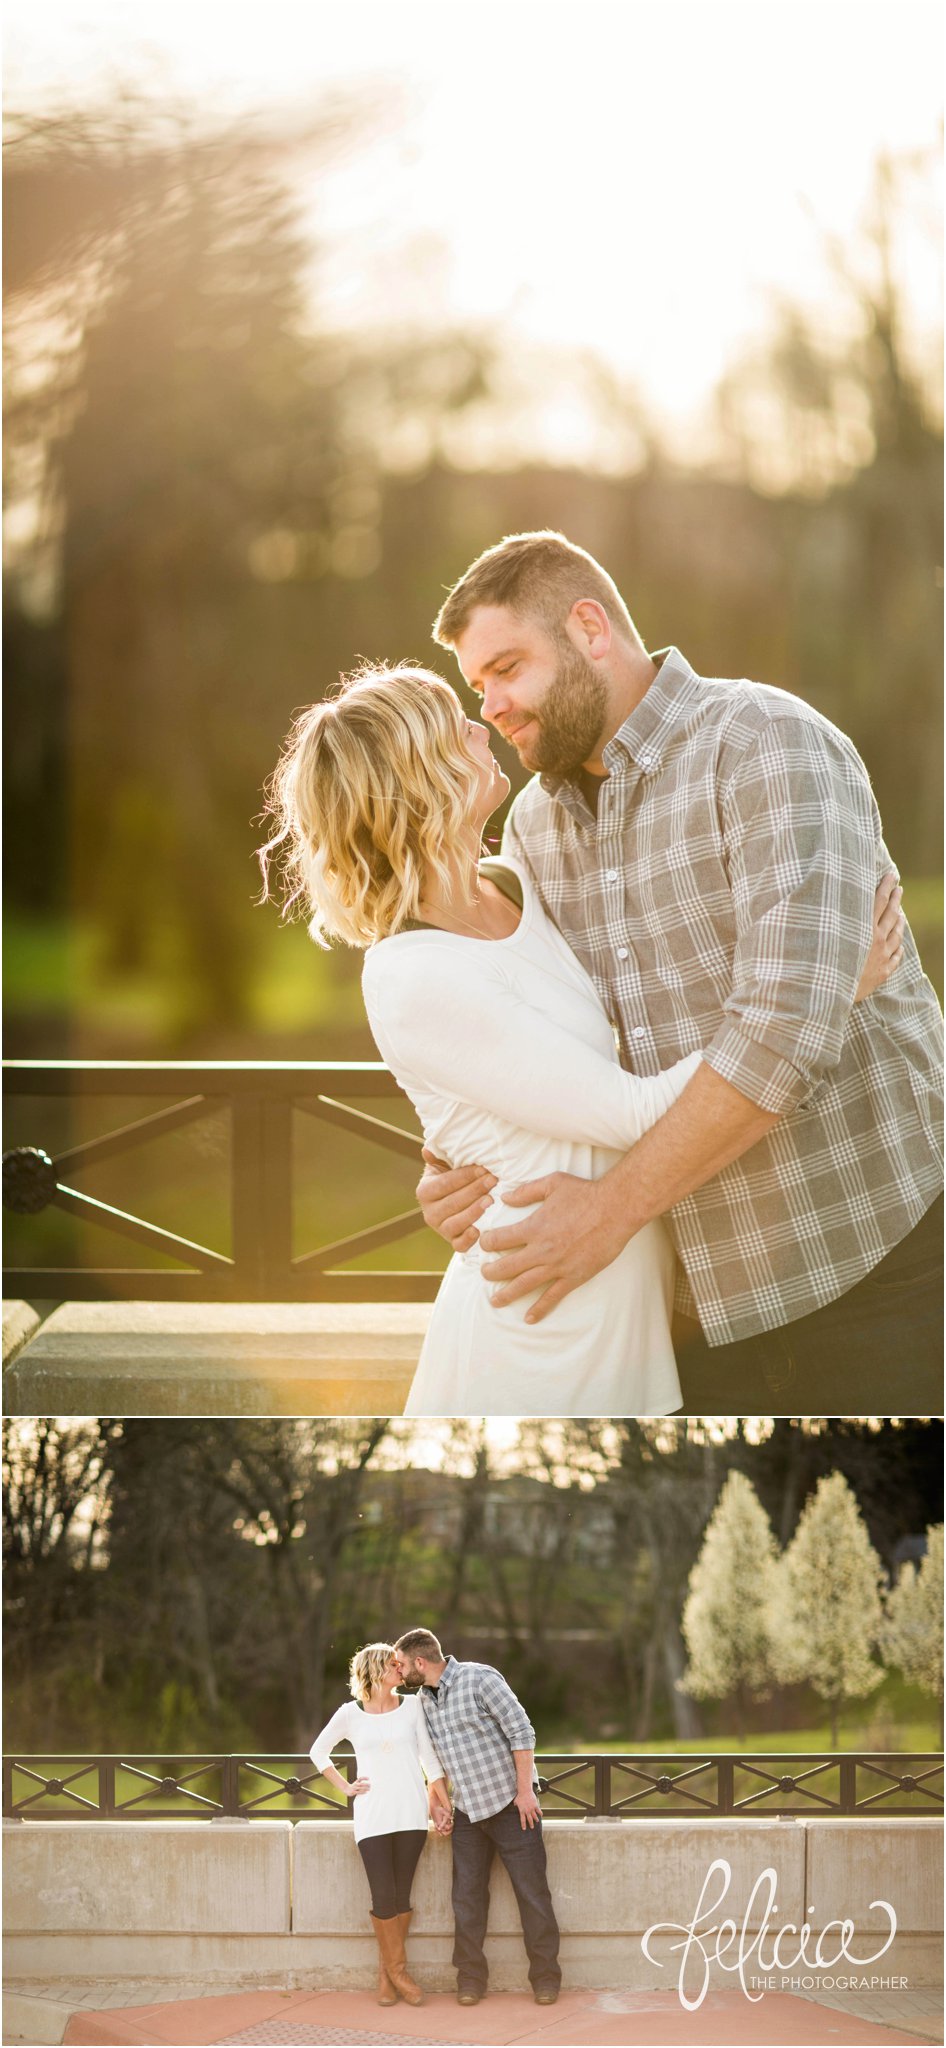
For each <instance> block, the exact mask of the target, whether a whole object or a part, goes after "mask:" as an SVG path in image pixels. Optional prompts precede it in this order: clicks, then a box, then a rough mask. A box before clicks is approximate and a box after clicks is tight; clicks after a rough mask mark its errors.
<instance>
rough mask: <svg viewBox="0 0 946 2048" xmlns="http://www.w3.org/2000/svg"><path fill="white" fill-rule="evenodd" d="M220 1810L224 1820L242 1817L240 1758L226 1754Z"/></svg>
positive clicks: (221, 1777) (221, 1781) (222, 1774)
mask: <svg viewBox="0 0 946 2048" xmlns="http://www.w3.org/2000/svg"><path fill="white" fill-rule="evenodd" d="M220 1812H221V1817H222V1818H223V1819H224V1820H238V1819H239V1818H240V1758H239V1757H238V1756H225V1757H224V1759H223V1769H222V1771H221V1773H220Z"/></svg>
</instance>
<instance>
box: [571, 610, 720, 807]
mask: <svg viewBox="0 0 946 2048" xmlns="http://www.w3.org/2000/svg"><path fill="white" fill-rule="evenodd" d="M651 660H652V661H654V662H656V664H657V674H656V675H655V677H654V680H653V682H652V683H651V686H650V689H649V690H647V691H645V693H644V695H643V697H642V698H641V701H640V703H639V704H637V705H635V707H634V710H633V711H632V712H631V715H630V717H629V718H626V719H625V720H624V724H623V725H622V726H620V727H619V729H618V731H617V732H616V733H615V734H614V737H613V739H610V740H609V741H608V744H607V746H606V747H605V748H604V751H603V754H602V757H601V758H602V760H603V762H604V765H605V767H606V768H607V770H608V773H609V775H620V774H621V773H622V771H623V769H624V768H625V767H626V764H627V761H628V760H631V761H633V762H634V764H635V766H636V767H638V768H639V769H641V771H642V772H643V773H644V774H645V775H646V774H653V772H654V771H655V770H656V769H659V768H660V766H661V764H662V761H663V755H664V752H665V749H666V747H667V744H668V742H669V741H670V739H671V738H672V737H673V734H674V733H675V732H676V731H677V730H678V729H679V727H680V725H681V723H682V721H683V720H684V718H685V716H686V714H687V712H688V711H689V709H690V706H691V705H692V704H693V702H694V700H695V698H696V696H697V693H698V691H699V682H700V679H699V676H698V675H697V673H696V670H695V669H692V668H691V667H690V664H689V662H688V661H687V659H686V656H685V655H683V654H681V653H680V650H679V648H678V647H662V648H660V649H659V650H658V652H657V653H656V654H652V655H651ZM539 780H540V782H541V784H542V788H543V789H544V790H546V791H547V792H548V794H549V796H558V797H563V798H565V800H566V801H567V799H568V797H569V796H570V795H575V796H577V797H578V800H579V802H580V803H581V804H582V805H584V798H583V797H582V796H581V794H580V791H579V788H578V784H577V783H575V782H571V781H569V780H567V779H565V778H562V777H560V776H555V775H542V776H540V778H539Z"/></svg>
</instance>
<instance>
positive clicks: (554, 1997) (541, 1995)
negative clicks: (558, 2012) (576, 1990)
mask: <svg viewBox="0 0 946 2048" xmlns="http://www.w3.org/2000/svg"><path fill="white" fill-rule="evenodd" d="M532 1996H533V1998H534V2000H535V2003H536V2005H556V2004H557V2003H558V1985H557V1984H547V1985H545V1986H544V1988H543V1987H542V1986H540V1988H539V1990H538V1991H533V1993H532Z"/></svg>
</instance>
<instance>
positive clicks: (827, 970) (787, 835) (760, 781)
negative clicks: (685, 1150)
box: [704, 714, 885, 1116]
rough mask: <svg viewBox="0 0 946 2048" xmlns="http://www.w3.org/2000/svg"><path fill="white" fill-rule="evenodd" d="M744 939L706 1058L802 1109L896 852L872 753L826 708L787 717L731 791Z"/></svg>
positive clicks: (753, 1090) (736, 899)
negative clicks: (864, 753) (837, 727)
mask: <svg viewBox="0 0 946 2048" xmlns="http://www.w3.org/2000/svg"><path fill="white" fill-rule="evenodd" d="M721 800H722V807H723V826H724V836H725V845H726V851H727V857H728V860H729V865H730V878H731V884H732V898H733V907H734V914H735V920H736V945H735V955H734V961H733V987H732V993H731V995H730V996H729V998H728V1000H727V1002H726V1003H725V1005H724V1010H723V1020H722V1023H721V1024H720V1026H719V1029H718V1030H717V1032H716V1034H715V1036H714V1038H713V1040H712V1042H711V1044H710V1045H709V1047H708V1048H707V1050H706V1052H705V1054H704V1057H705V1058H706V1060H707V1062H708V1063H709V1065H710V1066H711V1067H713V1068H714V1070H715V1072H716V1073H717V1074H720V1075H721V1076H722V1078H723V1079H724V1080H726V1081H730V1082H731V1083H732V1085H733V1087H734V1088H738V1089H739V1091H740V1093H741V1094H742V1095H745V1096H748V1098H749V1100H750V1101H751V1102H755V1103H756V1104H757V1105H758V1107H759V1108H760V1109H764V1110H768V1111H769V1112H770V1113H771V1114H773V1115H776V1116H781V1115H785V1114H786V1113H787V1112H788V1111H789V1110H792V1109H795V1108H797V1107H798V1105H799V1104H800V1103H802V1102H804V1100H805V1098H806V1096H808V1095H810V1094H811V1092H812V1089H813V1088H814V1087H816V1086H817V1083H818V1082H819V1081H820V1080H821V1078H822V1076H823V1075H824V1074H826V1073H827V1072H829V1070H830V1069H831V1068H832V1067H834V1066H836V1065H837V1063H838V1060H839V1059H840V1057H841V1049H842V1046H843V1043H844V1035H845V1032H846V1030H847V1026H848V1020H849V1018H850V1014H851V1008H852V1005H853V1002H854V997H855V993H856V990H857V984H858V981H859V979H860V975H861V970H862V968H863V965H864V961H865V959H866V957H867V953H868V950H869V947H870V942H871V933H872V924H873V901H874V888H875V884H876V881H877V879H878V875H879V873H880V871H881V869H882V866H883V862H884V858H885V856H884V848H883V841H882V838H881V833H880V820H879V816H878V812H877V806H876V804H875V802H874V797H873V792H872V790H871V786H870V782H869V779H868V776H867V771H866V769H865V767H864V765H863V763H862V762H861V761H860V759H859V758H858V755H857V753H856V752H855V749H854V748H853V747H852V746H851V745H850V742H849V741H847V740H845V738H844V736H843V734H841V733H835V732H834V730H833V728H827V729H826V728H825V725H824V723H823V721H820V722H819V723H817V724H815V723H814V722H810V723H809V722H808V721H807V720H805V719H804V718H801V717H798V716H793V715H791V714H789V715H786V716H785V717H782V718H776V719H773V720H772V721H771V723H770V724H769V725H768V726H767V727H766V729H765V730H764V731H763V733H762V734H761V735H759V736H758V738H757V739H756V740H755V742H754V744H753V745H752V747H751V749H749V750H748V752H747V754H746V755H745V756H744V758H743V759H742V761H741V763H740V764H739V767H738V769H737V770H736V772H735V773H734V774H733V775H732V777H731V778H730V779H729V781H728V782H727V783H726V785H725V787H724V790H723V792H722V799H721Z"/></svg>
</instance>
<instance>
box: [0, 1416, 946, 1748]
mask: <svg viewBox="0 0 946 2048" xmlns="http://www.w3.org/2000/svg"><path fill="white" fill-rule="evenodd" d="M791 1428H792V1429H793V1430H795V1431H797V1433H798V1434H799V1435H800V1436H803V1437H807V1436H808V1435H817V1437H818V1440H819V1442H820V1441H821V1438H822V1436H823V1435H827V1436H828V1437H830V1433H831V1432H830V1428H828V1429H827V1430H826V1429H825V1427H824V1425H820V1424H819V1425H809V1424H798V1423H793V1424H791ZM845 1429H846V1432H847V1433H846V1435H845V1439H844V1441H845V1443H848V1442H849V1439H850V1438H853V1436H854V1435H855V1433H856V1430H857V1425H856V1424H853V1423H852V1424H847V1425H845ZM861 1434H862V1437H863V1440H864V1447H865V1465H866V1464H868V1463H869V1458H870V1455H871V1451H872V1449H874V1450H877V1451H878V1452H879V1453H881V1454H882V1445H880V1444H878V1440H877V1437H876V1434H874V1433H871V1432H870V1431H869V1430H867V1429H866V1428H864V1427H863V1426H861ZM480 1435H481V1432H480V1430H479V1429H478V1428H477V1425H476V1424H475V1423H474V1424H472V1425H471V1426H470V1429H469V1434H468V1436H467V1437H466V1439H465V1441H464V1442H463V1443H459V1442H454V1443H452V1444H451V1443H449V1442H445V1445H444V1450H445V1462H444V1465H443V1468H442V1469H438V1470H433V1471H430V1470H427V1469H425V1466H424V1462H423V1456H424V1454H423V1452H422V1451H421V1450H420V1449H419V1447H418V1438H417V1434H416V1432H415V1429H414V1427H413V1426H412V1425H407V1424H404V1425H399V1424H396V1423H395V1424H390V1423H384V1422H380V1423H379V1422H376V1421H374V1420H373V1419H371V1418H369V1419H368V1420H366V1421H360V1420H356V1419H353V1420H352V1421H351V1422H346V1421H345V1420H335V1419H333V1418H325V1419H324V1420H317V1419H316V1420H312V1421H299V1420H292V1419H288V1418H283V1419H273V1420H268V1421H267V1420H263V1419H258V1420H255V1421H253V1422H249V1421H245V1422H244V1421H236V1420H230V1419H226V1418H220V1419H214V1418H209V1419H207V1420H202V1419H194V1420H189V1419H180V1420H167V1421H164V1420H162V1419H160V1418H155V1419H150V1420H136V1419H129V1420H125V1421H121V1422H112V1423H102V1424H98V1423H96V1424H94V1425H93V1424H90V1423H85V1422H75V1423H62V1424H56V1423H53V1422H43V1423H41V1424H40V1423H33V1422H22V1423H20V1422H17V1423H11V1424H10V1425H9V1426H8V1430H7V1471H8V1485H7V1494H6V1499H5V1504H4V1505H5V1541H6V1547H7V1553H8V1559H9V1562H8V1567H7V1572H6V1576H5V1582H4V1593H5V1602H6V1630H7V1636H6V1652H7V1654H6V1660H5V1681H6V1688H7V1691H6V1698H7V1706H8V1711H9V1721H8V1730H7V1733H8V1742H9V1744H10V1746H11V1747H12V1748H18V1747H19V1748H23V1749H31V1750H43V1749H46V1750H49V1751H52V1752H55V1750H56V1748H57V1745H62V1746H63V1747H64V1748H65V1749H66V1750H70V1749H72V1750H87V1749H91V1750H95V1749H99V1750H120V1749H122V1748H126V1749H127V1750H129V1751H135V1750H138V1751H141V1750H148V1749H151V1750H154V1751H166V1752H168V1753H171V1754H173V1753H175V1752H180V1751H188V1750H191V1751H203V1750H209V1751H211V1752H216V1751H218V1750H221V1749H223V1750H225V1749H235V1750H253V1749H264V1750H270V1751H273V1752H277V1753H278V1752H285V1751H286V1750H293V1749H298V1750H300V1751H304V1750H305V1749H307V1748H308V1745H309V1742H310V1741H311V1739H312V1734H313V1732H314V1729H315V1727H317V1726H319V1725H321V1722H322V1721H323V1720H324V1719H325V1718H326V1713H327V1709H328V1708H329V1707H330V1706H331V1705H333V1704H335V1703H336V1701H337V1699H339V1698H340V1697H342V1696H343V1694H344V1690H345V1683H346V1671H347V1665H348V1659H349V1657H350V1656H351V1653H352V1650H353V1649H354V1648H355V1647H356V1646H357V1645H358V1644H359V1643H360V1642H365V1641H370V1640H374V1639H377V1638H380V1637H388V1638H389V1637H390V1636H391V1635H392V1634H396V1633H399V1632H400V1631H401V1630H402V1629H404V1628H407V1627H409V1626H412V1625H416V1624H417V1623H423V1624H426V1625H428V1626H432V1627H433V1628H434V1629H436V1630H437V1632H438V1633H439V1634H440V1635H441V1639H442V1640H443V1642H444V1644H445V1647H448V1648H452V1649H454V1650H455V1651H456V1652H457V1654H459V1655H463V1656H473V1657H480V1658H485V1660H486V1661H487V1662H490V1663H497V1664H499V1665H501V1667H502V1668H503V1670H504V1671H505V1672H506V1675H507V1677H508V1678H509V1679H510V1682H511V1683H512V1684H513V1685H514V1686H515V1687H516V1689H517V1690H521V1692H522V1695H523V1697H525V1698H526V1699H527V1701H528V1704H529V1706H530V1709H531V1710H532V1711H533V1714H534V1716H537V1717H538V1726H539V1728H540V1730H541V1734H542V1740H543V1741H544V1743H545V1745H546V1746H547V1747H551V1746H552V1745H553V1743H554V1741H555V1740H556V1739H557V1731H559V1730H562V1729H567V1730H569V1731H570V1735H569V1739H571V1740H573V1741H574V1740H578V1741H581V1742H589V1741H591V1740H593V1738H594V1736H595V1735H596V1734H598V1733H600V1734H602V1735H606V1736H608V1737H610V1738H616V1739H617V1740H618V1741H619V1742H621V1743H622V1744H623V1745H624V1746H628V1745H632V1744H633V1743H634V1742H637V1741H641V1742H646V1741H650V1740H652V1739H654V1738H657V1739H662V1740H663V1739H669V1743H670V1744H672V1742H673V1735H674V1733H675V1734H676V1735H678V1736H684V1735H687V1736H689V1735H694V1736H696V1737H697V1738H698V1737H699V1735H700V1732H701V1731H700V1724H699V1721H698V1720H697V1719H696V1716H697V1708H696V1704H695V1703H694V1702H693V1701H692V1700H687V1699H686V1697H685V1696H684V1695H681V1694H680V1693H679V1692H678V1691H677V1690H676V1686H675V1681H676V1679H677V1678H678V1677H680V1676H681V1675H682V1673H683V1669H684V1650H683V1643H682V1639H681V1635H680V1627H679V1622H680V1613H681V1608H682V1606H683V1602H684V1598H685V1594H686V1586H687V1580H688V1577H689V1575H690V1572H691V1570H692V1567H693V1564H694V1560H695V1558H696V1556H697V1553H698V1551H699V1548H700V1543H701V1538H702V1534H703V1530H704V1528H705V1525H706V1523H707V1521H708V1520H709V1517H710V1515H711V1514H712V1511H713V1507H714V1505H715V1503H716V1501H717V1499H718V1496H719V1492H720V1488H721V1485H722V1484H723V1481H724V1478H725V1475H726V1473H727V1472H733V1471H735V1472H736V1473H737V1474H743V1473H744V1474H745V1478H746V1482H747V1483H748V1482H751V1483H752V1484H753V1485H757V1482H759V1483H758V1485H757V1490H758V1491H761V1479H762V1475H763V1474H764V1473H765V1472H767V1471H769V1473H770V1479H769V1494H770V1496H771V1468H770V1467H769V1466H768V1448H769V1441H768V1439H767V1438H766V1437H765V1435H764V1434H761V1435H760V1436H759V1437H758V1438H757V1440H755V1441H753V1440H752V1438H751V1436H750V1435H747V1434H746V1433H744V1432H743V1433H742V1434H739V1435H737V1434H733V1435H727V1434H725V1433H724V1432H723V1431H722V1430H721V1429H719V1428H717V1427H716V1426H708V1425H703V1424H699V1423H696V1422H691V1423H687V1424H683V1423H679V1422H670V1421H667V1422H661V1423H653V1424H650V1423H648V1424H645V1425H635V1424H627V1425H623V1426H622V1428H621V1429H620V1431H618V1430H612V1427H611V1425H609V1424H606V1423H603V1422H602V1423H583V1422H568V1423H555V1422H553V1423H536V1422H534V1421H533V1422H530V1423H529V1424H528V1425H527V1426H526V1428H525V1430H524V1435H523V1440H522V1442H521V1443H520V1444H519V1445H518V1446H517V1447H516V1448H515V1449H510V1452H509V1453H508V1454H502V1453H499V1452H497V1450H496V1447H495V1446H494V1445H492V1444H491V1445H489V1446H488V1453H489V1458H488V1473H489V1476H488V1480H487V1481H486V1482H485V1483H484V1478H483V1473H484V1470H485V1469H486V1467H485V1466H484V1461H483V1459H482V1458H481V1457H480V1455H479V1452H480ZM925 1439H928V1440H929V1446H930V1451H929V1453H928V1452H927V1450H926V1448H925ZM911 1440H912V1442H913V1445H914V1452H915V1458H916V1462H917V1464H918V1465H919V1466H920V1467H921V1468H924V1469H925V1471H926V1479H925V1480H924V1491H925V1494H926V1498H927V1502H928V1505H927V1507H926V1511H925V1513H924V1514H923V1515H922V1516H921V1517H920V1518H919V1519H918V1520H917V1519H914V1514H913V1500H912V1497H911V1495H910V1493H909V1491H906V1492H905V1496H904V1498H905V1502H906V1505H905V1508H904V1511H903V1514H902V1516H901V1519H900V1522H899V1527H898V1531H897V1538H896V1542H895V1543H894V1545H893V1546H892V1547H893V1548H897V1547H901V1546H902V1543H903V1539H904V1538H905V1537H906V1538H911V1539H913V1538H915V1537H916V1535H917V1532H918V1531H919V1530H920V1529H922V1527H923V1526H924V1523H925V1522H926V1521H929V1520H931V1519H932V1518H933V1515H934V1514H935V1513H940V1512H941V1509H938V1508H937V1507H936V1505H935V1503H936V1500H937V1493H938V1485H939V1477H940V1475H939V1473H935V1474H934V1472H933V1456H934V1455H935V1453H936V1451H937V1449H939V1451H940V1464H941V1442H942V1431H941V1428H940V1425H939V1424H934V1425H926V1426H925V1431H924V1430H923V1429H922V1428H921V1427H920V1426H917V1427H916V1433H915V1434H913V1435H912V1436H911ZM931 1454H932V1455H931ZM903 1469H904V1470H905V1471H906V1470H907V1469H908V1466H907V1463H905V1465H904V1468H903ZM859 1490H860V1489H859V1484H858V1487H857V1491H858V1494H859ZM812 1498H813V1497H812ZM851 1498H852V1499H853V1498H854V1495H853V1493H852V1495H851ZM471 1502H472V1503H473V1507H472V1508H471ZM651 1524H653V1535H652V1536H651V1535H649V1534H648V1528H649V1525H651ZM789 1534H791V1530H789ZM461 1541H462V1542H463V1543H464V1545H465V1549H466V1559H465V1567H464V1571H463V1574H462V1578H461V1580H460V1584H459V1593H457V1584H458V1580H457V1572H458V1559H457V1546H458V1544H459V1543H460V1542H461ZM499 1580H501V1584H500V1583H499ZM455 1598H458V1601H459V1611H457V1608H456V1607H455V1606H454V1605H453V1604H452V1603H453V1602H454V1599H455ZM783 1704H784V1706H785V1708H786V1710H787V1712H788V1715H789V1719H788V1721H787V1722H785V1723H781V1724H780V1725H787V1726H792V1725H798V1726H804V1725H805V1724H806V1722H810V1719H811V1704H810V1698H809V1697H808V1696H807V1695H805V1694H803V1693H801V1692H799V1693H798V1694H797V1695H796V1696H795V1697H794V1699H790V1700H789V1701H787V1702H785V1703H780V1706H779V1712H781V1711H782V1710H783ZM681 1705H682V1707H683V1708H684V1710H686V1709H688V1710H689V1715H690V1716H691V1717H692V1718H691V1719H688V1720H687V1721H686V1722H684V1721H683V1719H682V1716H681V1713H680V1708H681ZM771 1711H772V1710H771V1709H770V1710H769V1712H770V1713H771ZM753 1721H754V1723H755V1724H756V1725H758V1711H755V1712H754V1713H753ZM694 1722H695V1726H694ZM671 1724H672V1726H673V1733H670V1732H669V1731H670V1729H671ZM769 1725H771V1721H770V1723H769ZM721 1732H722V1733H724V1734H726V1733H729V1732H731V1731H730V1729H729V1728H728V1727H727V1724H726V1723H725V1722H724V1723H723V1725H722V1730H721Z"/></svg>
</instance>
